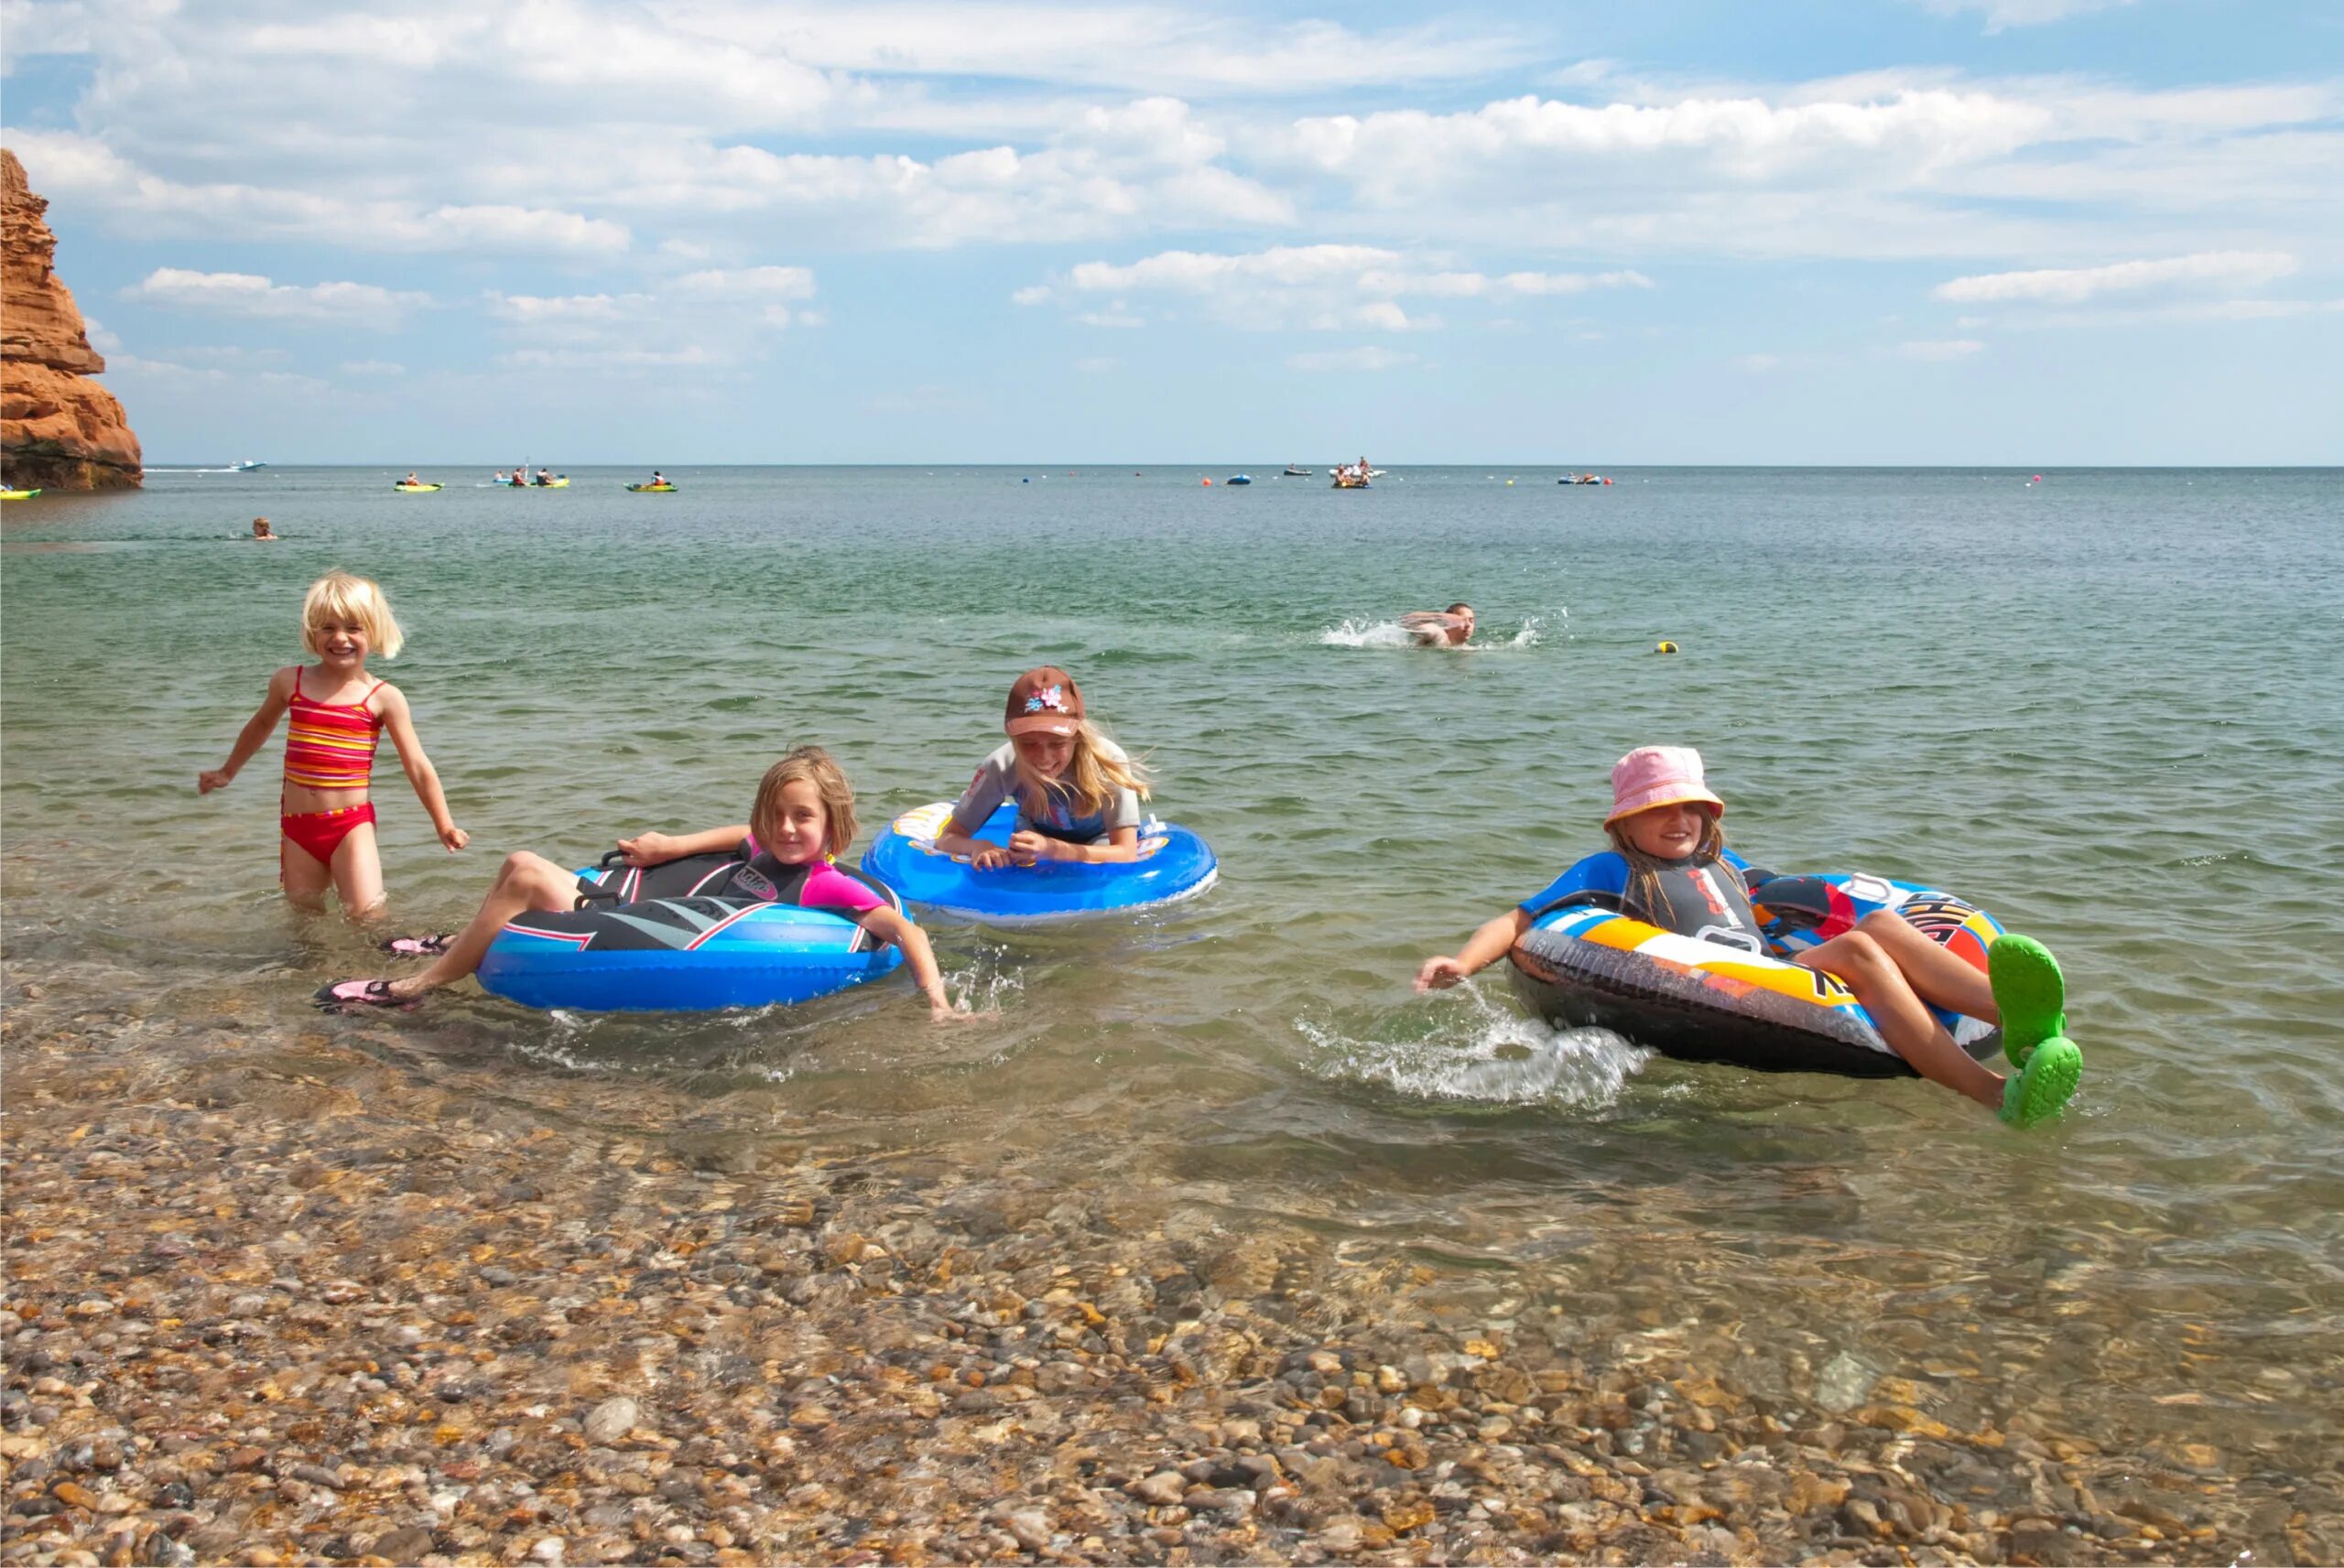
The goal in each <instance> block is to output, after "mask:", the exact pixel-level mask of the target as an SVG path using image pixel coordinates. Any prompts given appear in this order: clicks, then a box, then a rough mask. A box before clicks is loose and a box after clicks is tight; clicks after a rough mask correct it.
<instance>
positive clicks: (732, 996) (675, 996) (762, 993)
mask: <svg viewBox="0 0 2344 1568" xmlns="http://www.w3.org/2000/svg"><path fill="white" fill-rule="evenodd" d="M714 859H719V857H711V860H714ZM578 874H579V876H580V877H581V879H582V880H584V881H589V882H595V883H602V884H606V885H609V884H612V883H613V879H619V878H624V877H625V876H626V875H627V868H625V867H622V866H613V865H611V864H610V863H609V862H608V860H606V861H605V863H604V865H603V866H602V867H601V868H599V869H596V870H591V871H581V872H579V873H578ZM893 902H895V906H896V907H897V908H898V909H900V908H902V902H901V901H900V900H895V901H893ZM903 961H904V956H903V954H902V952H901V951H900V950H899V949H897V948H896V947H895V946H894V945H893V944H882V943H881V942H879V941H878V940H877V939H876V938H875V937H874V936H873V935H871V934H870V933H869V932H867V931H865V930H863V927H862V926H861V925H857V924H856V923H855V922H853V921H852V920H850V919H848V918H847V917H846V916H845V915H843V914H834V913H832V912H831V911H830V910H827V909H808V908H806V907H804V906H802V905H800V904H795V903H757V902H751V901H748V900H743V899H726V898H696V897H684V898H665V899H646V900H643V901H641V902H638V903H591V904H589V905H588V906H587V907H584V908H581V909H573V910H565V911H561V912H559V913H550V914H549V913H545V912H540V911H531V912H530V913H528V914H524V915H522V916H520V917H519V918H518V919H516V920H514V921H511V922H509V923H508V924H507V925H505V929H504V930H503V931H501V932H499V933H497V936H496V940H495V941H494V942H492V943H490V944H489V948H488V952H487V955H486V956H485V957H483V958H482V959H481V964H480V983H481V985H482V986H483V988H484V989H487V990H490V991H493V992H494V993H495V994H496V995H498V996H501V997H504V998H505V999H506V1000H510V1001H517V1002H519V1003H520V1004H521V1005H522V1006H524V1007H541V1008H554V1007H559V1008H569V1009H572V1010H575V1011H581V1012H700V1011H712V1010H714V1009H717V1008H727V1007H771V1006H774V1005H776V1004H780V1003H789V1002H800V1001H811V1000H813V999H814V998H816V997H820V996H828V995H830V993H831V992H833V991H841V990H844V989H847V988H848V987H850V986H856V985H861V984H862V983H863V981H865V980H872V979H878V978H880V977H881V976H883V975H887V974H891V973H893V972H894V971H895V967H896V966H897V965H899V964H901V963H902V962H903Z"/></svg>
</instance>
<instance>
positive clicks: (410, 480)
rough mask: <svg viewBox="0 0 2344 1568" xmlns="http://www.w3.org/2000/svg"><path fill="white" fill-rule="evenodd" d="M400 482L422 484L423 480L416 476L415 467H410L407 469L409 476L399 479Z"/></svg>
mask: <svg viewBox="0 0 2344 1568" xmlns="http://www.w3.org/2000/svg"><path fill="white" fill-rule="evenodd" d="M399 482H400V483H401V484H421V483H422V482H423V481H421V480H419V479H418V478H416V477H415V470H413V469H409V470H407V477H406V478H405V479H403V480H401V481H399Z"/></svg>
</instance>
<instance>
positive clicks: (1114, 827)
mask: <svg viewBox="0 0 2344 1568" xmlns="http://www.w3.org/2000/svg"><path fill="white" fill-rule="evenodd" d="M1002 729H1003V730H1005V731H1006V732H1007V733H1008V736H1009V740H1008V741H1006V742H1005V743H1004V744H1003V745H1001V746H998V747H996V748H994V750H993V754H992V755H990V756H988V757H987V758H985V760H984V761H983V762H981V763H979V764H978V766H977V772H976V776H975V777H974V778H972V779H971V780H970V781H969V787H968V788H967V789H966V790H964V791H962V792H961V795H960V800H959V801H958V802H957V803H955V804H954V806H953V807H952V816H951V817H950V819H949V820H948V821H947V822H946V823H945V825H944V831H943V832H941V833H939V834H938V835H937V836H936V847H937V848H938V849H941V850H943V851H944V852H945V853H946V854H948V855H961V856H966V857H967V858H968V860H970V862H971V864H973V865H974V866H975V867H976V868H977V869H978V870H979V871H998V870H1000V869H1002V868H1003V867H1004V866H1030V865H1032V864H1034V863H1035V862H1036V861H1037V860H1073V861H1079V862H1082V863H1086V864H1092V865H1096V864H1100V863H1102V862H1112V861H1123V860H1137V859H1138V858H1139V826H1140V811H1139V803H1140V802H1141V801H1142V800H1144V799H1145V798H1146V796H1147V794H1148V778H1147V772H1146V770H1145V769H1144V768H1142V767H1141V766H1140V765H1139V764H1138V763H1136V762H1133V761H1132V760H1131V758H1130V757H1129V756H1127V755H1125V754H1124V752H1123V748H1122V747H1121V746H1118V745H1116V744H1115V743H1114V742H1113V741H1110V740H1109V739H1107V737H1106V736H1104V735H1102V734H1101V733H1100V732H1099V730H1098V729H1097V728H1096V727H1095V726H1093V725H1092V724H1091V721H1090V720H1089V719H1086V718H1084V717H1083V712H1082V689H1081V688H1080V687H1078V686H1076V685H1075V684H1074V677H1073V676H1070V675H1069V674H1067V673H1066V672H1065V671H1064V670H1062V669H1059V668H1058V667H1057V666H1056V665H1042V666H1040V667H1039V668H1037V669H1031V670H1027V671H1026V673H1025V674H1024V675H1022V676H1018V677H1017V679H1016V681H1015V684H1014V685H1012V686H1011V687H1010V688H1009V702H1008V704H1007V706H1006V708H1004V713H1003V718H1002ZM1004 800H1015V802H1016V803H1017V826H1016V827H1015V829H1014V830H1013V831H1012V832H1011V834H1010V836H1009V844H1008V847H1007V848H1005V849H1004V847H1003V846H1001V845H999V844H992V843H987V842H985V841H983V840H982V839H980V838H977V837H976V835H977V831H978V829H980V828H982V827H984V825H985V823H986V822H987V821H989V820H990V819H991V818H992V816H993V810H994V808H995V807H997V806H1000V805H1001V803H1002V802H1003V801H1004Z"/></svg>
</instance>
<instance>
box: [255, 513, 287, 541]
mask: <svg viewBox="0 0 2344 1568" xmlns="http://www.w3.org/2000/svg"><path fill="white" fill-rule="evenodd" d="M253 537H254V538H255V539H257V540H259V541H260V542H261V543H262V544H264V545H274V544H275V543H277V540H279V539H282V538H283V537H285V535H282V534H280V533H278V532H277V531H276V530H275V529H273V528H271V527H270V526H269V525H268V519H267V518H266V517H255V518H254V519H253Z"/></svg>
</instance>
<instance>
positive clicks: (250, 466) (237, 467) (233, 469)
mask: <svg viewBox="0 0 2344 1568" xmlns="http://www.w3.org/2000/svg"><path fill="white" fill-rule="evenodd" d="M267 466H268V465H267V464H266V463H256V462H255V461H253V460H252V459H250V458H246V459H245V460H244V461H243V462H240V463H230V464H229V465H228V471H229V472H230V473H250V472H252V471H253V470H255V469H265V468H266V467H267Z"/></svg>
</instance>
